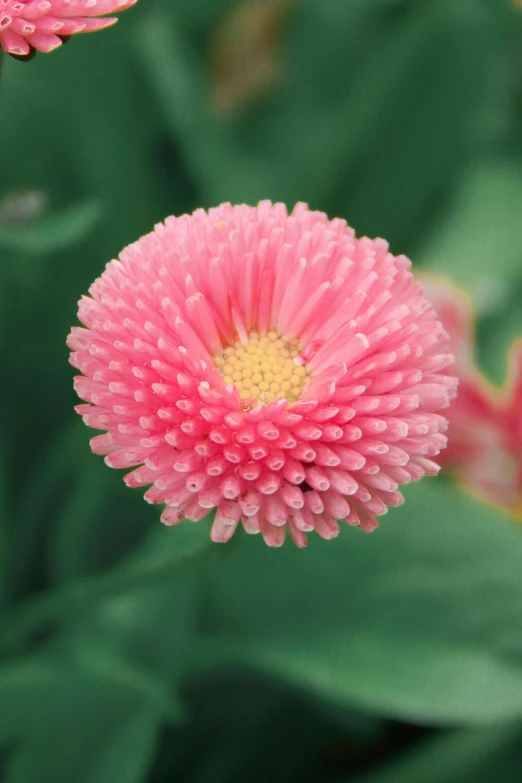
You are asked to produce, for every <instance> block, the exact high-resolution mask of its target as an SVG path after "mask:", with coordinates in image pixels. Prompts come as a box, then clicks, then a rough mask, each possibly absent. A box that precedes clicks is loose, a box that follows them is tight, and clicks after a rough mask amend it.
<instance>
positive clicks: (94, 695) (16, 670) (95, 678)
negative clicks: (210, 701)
mask: <svg viewBox="0 0 522 783" xmlns="http://www.w3.org/2000/svg"><path fill="white" fill-rule="evenodd" d="M0 697H1V703H2V712H1V714H0V742H6V741H7V740H10V739H13V738H16V737H19V736H25V737H29V736H41V735H43V734H45V733H47V732H48V731H49V729H52V730H53V731H54V730H55V723H54V721H53V722H50V720H49V718H50V715H53V714H54V718H55V720H56V721H58V720H63V721H67V720H70V719H71V715H70V711H71V710H73V709H75V708H76V707H75V705H78V704H81V703H84V706H85V709H86V711H87V709H88V708H90V709H95V707H96V705H97V704H99V703H100V702H104V701H107V702H108V703H114V704H115V705H116V704H120V705H122V706H125V707H129V706H130V705H131V704H132V703H136V702H138V703H141V704H144V705H148V707H149V708H151V709H154V711H155V712H156V714H157V715H161V716H163V717H164V718H166V719H169V720H172V719H176V718H179V716H180V714H181V710H180V706H179V702H178V701H177V699H176V698H175V697H173V696H172V695H171V694H170V693H169V692H168V691H166V690H165V688H164V686H163V684H162V683H161V682H160V681H159V680H158V679H156V678H155V677H153V676H152V675H151V674H150V673H149V672H144V671H143V670H141V669H140V668H138V667H136V666H134V665H130V664H129V663H128V662H126V661H124V660H122V659H120V658H117V657H115V656H110V657H107V656H103V655H96V654H93V653H92V651H90V653H89V655H84V656H83V657H82V660H76V661H75V662H67V661H64V660H58V658H55V659H53V657H51V656H47V657H46V658H45V657H43V656H40V657H39V658H27V659H20V660H19V661H17V662H15V663H12V664H5V665H3V666H2V667H0ZM99 715H100V717H101V716H102V715H103V711H102V710H99Z"/></svg>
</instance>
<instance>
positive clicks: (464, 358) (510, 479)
mask: <svg viewBox="0 0 522 783" xmlns="http://www.w3.org/2000/svg"><path fill="white" fill-rule="evenodd" d="M422 286H423V289H424V292H425V294H426V296H427V298H428V299H429V300H430V302H432V304H433V305H434V307H435V308H436V310H437V313H438V315H439V318H440V319H441V321H442V323H443V324H444V326H445V327H446V329H447V331H448V332H449V334H450V337H451V348H452V350H453V353H454V354H455V357H456V364H455V366H454V368H452V369H453V371H454V373H455V374H456V375H457V376H458V378H459V394H458V397H457V399H456V400H454V401H453V402H452V403H451V406H450V409H449V411H448V413H447V416H448V419H449V430H448V448H447V449H446V451H445V452H444V455H443V457H442V460H441V461H442V466H443V467H444V468H445V469H447V470H448V471H449V472H451V473H452V474H453V475H454V476H455V478H457V479H458V480H459V482H460V483H461V484H462V486H463V487H464V489H466V490H467V491H469V492H471V493H472V494H474V495H476V496H477V497H478V498H480V499H481V500H483V501H485V502H487V503H490V504H492V505H494V506H498V507H500V508H503V509H504V510H505V511H507V512H508V513H510V514H513V515H515V516H516V517H517V518H519V519H522V341H518V342H516V343H515V344H514V345H513V346H512V348H511V350H510V352H509V358H508V377H507V380H506V382H505V384H504V386H503V387H502V388H497V387H495V386H493V385H492V384H491V383H490V382H489V381H488V380H487V379H486V378H485V377H484V376H483V375H482V373H481V372H480V371H479V369H478V368H477V366H476V364H475V360H474V343H475V335H474V326H473V310H472V307H471V303H470V301H469V298H468V297H467V295H466V294H465V293H464V292H463V291H460V290H459V289H457V288H454V287H453V286H452V285H451V284H449V283H448V282H447V281H445V280H443V279H437V278H431V277H430V278H424V277H423V278H422Z"/></svg>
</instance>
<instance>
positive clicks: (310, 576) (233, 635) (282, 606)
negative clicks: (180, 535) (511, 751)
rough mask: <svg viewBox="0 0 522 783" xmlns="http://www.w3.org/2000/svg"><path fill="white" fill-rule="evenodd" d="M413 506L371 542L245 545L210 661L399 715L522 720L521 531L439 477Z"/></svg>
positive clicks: (228, 578)
mask: <svg viewBox="0 0 522 783" xmlns="http://www.w3.org/2000/svg"><path fill="white" fill-rule="evenodd" d="M406 498H407V499H406V504H405V506H403V507H402V508H401V509H400V510H397V511H395V512H392V513H391V514H390V517H389V518H386V519H385V520H383V521H382V522H381V527H380V528H379V530H378V531H376V532H375V533H374V534H373V535H371V536H368V535H365V534H363V533H361V532H360V531H358V530H353V529H343V531H342V535H341V536H340V538H339V539H338V540H337V541H335V542H326V543H325V542H322V541H312V542H311V545H310V547H309V550H308V551H305V552H301V551H297V550H294V549H293V547H291V545H288V547H285V548H284V549H283V550H282V551H276V552H272V551H270V550H267V549H266V548H264V547H262V546H260V545H258V546H256V544H257V542H252V541H243V542H242V546H241V547H239V548H238V549H237V550H236V551H235V552H234V553H233V554H232V556H231V558H230V560H229V561H228V563H227V567H226V570H225V569H220V568H218V569H217V572H216V574H215V577H214V580H213V583H212V593H211V596H209V600H210V607H209V610H208V611H209V613H210V615H211V616H212V618H213V626H212V627H213V631H214V635H213V636H209V637H208V638H206V639H205V644H204V645H202V648H203V649H205V651H206V654H207V655H208V658H209V660H212V657H213V655H214V654H218V651H219V654H220V655H222V657H221V660H224V659H227V660H229V659H230V657H232V658H233V659H234V660H236V661H240V662H241V663H243V664H245V665H248V666H254V667H259V668H261V669H263V670H264V671H266V672H269V673H271V674H272V675H274V676H276V677H278V678H281V679H284V680H286V681H289V682H291V683H293V684H294V685H296V686H299V687H301V688H303V689H305V690H308V691H310V692H312V693H314V694H316V695H317V696H319V697H320V698H322V699H328V700H332V701H334V702H337V703H345V704H347V705H357V706H359V707H366V708H369V709H372V710H378V711H379V712H381V713H382V714H385V715H388V716H390V717H396V718H401V719H403V720H412V721H415V722H421V723H425V722H427V723H436V724H456V723H462V724H465V723H476V722H486V721H490V720H500V719H508V718H515V717H520V716H522V615H521V613H520V606H521V605H522V583H521V581H520V563H521V562H522V529H521V528H520V527H519V526H518V525H517V524H515V523H513V522H512V521H511V520H509V519H507V518H506V517H504V515H503V514H501V513H500V512H498V511H495V510H492V509H489V508H486V507H485V506H483V505H481V504H479V503H478V502H476V501H475V500H474V499H473V498H471V497H468V496H466V495H464V494H463V493H461V492H460V491H459V490H458V489H456V488H455V487H453V486H452V485H451V484H449V483H447V482H444V481H441V480H430V481H425V482H423V483H421V484H420V485H416V486H412V487H409V488H408V491H407V493H406ZM238 585H240V586H241V589H238ZM223 630H226V637H223V636H222V634H221V633H220V631H223ZM213 642H214V643H215V649H214V646H213ZM486 693H487V697H485V694H486Z"/></svg>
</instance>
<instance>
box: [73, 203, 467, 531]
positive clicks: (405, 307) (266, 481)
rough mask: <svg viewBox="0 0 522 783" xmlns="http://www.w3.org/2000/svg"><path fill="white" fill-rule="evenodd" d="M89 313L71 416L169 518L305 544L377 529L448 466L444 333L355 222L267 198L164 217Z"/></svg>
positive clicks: (449, 382)
mask: <svg viewBox="0 0 522 783" xmlns="http://www.w3.org/2000/svg"><path fill="white" fill-rule="evenodd" d="M79 319H80V321H81V322H82V323H83V324H84V326H85V327H86V328H79V327H75V328H73V329H72V331H71V334H70V336H69V338H68V345H69V347H70V348H71V350H72V354H71V363H72V364H73V366H74V367H76V368H78V369H79V370H80V371H81V372H82V373H83V375H81V376H79V377H77V378H76V379H75V388H76V391H77V393H78V395H79V396H80V397H81V399H83V400H84V401H85V402H86V404H84V405H80V406H78V408H77V410H78V412H79V413H80V414H81V415H82V416H83V419H84V421H85V423H86V424H87V425H88V426H90V427H94V428H97V429H101V430H106V431H107V432H106V433H105V434H102V435H99V436H97V437H95V438H93V440H92V441H91V445H92V448H93V451H94V452H95V453H97V454H103V455H106V460H105V461H106V462H107V464H108V465H109V466H111V467H114V468H130V467H133V466H139V467H138V468H137V469H136V470H133V471H132V472H131V473H129V474H128V475H127V476H126V477H125V481H126V483H127V484H128V485H129V486H131V487H138V486H145V485H152V487H151V488H150V489H148V491H147V492H146V494H145V497H146V499H147V500H148V501H149V502H151V503H165V504H166V508H165V510H164V511H163V514H162V520H163V521H164V522H165V523H166V524H176V523H177V522H179V521H180V520H182V519H183V518H188V519H191V520H199V519H201V518H202V517H204V516H205V515H206V514H208V513H209V511H210V510H211V509H216V513H215V518H214V522H213V526H212V532H211V535H212V538H213V540H214V541H227V540H228V539H229V538H230V537H231V536H232V534H233V532H234V530H235V529H236V527H237V525H238V524H239V523H240V522H241V523H242V525H243V527H244V529H245V530H246V531H247V532H248V533H261V534H262V535H263V537H264V539H265V541H266V542H267V543H268V544H269V545H271V546H280V545H281V544H282V543H283V541H284V539H285V535H286V532H287V531H289V533H290V535H291V537H292V538H293V540H294V541H295V542H296V544H297V545H298V546H305V545H306V536H307V533H309V532H311V531H313V530H315V531H316V532H317V533H318V534H319V535H320V536H322V537H323V538H332V537H334V536H336V535H337V533H338V532H339V526H338V522H337V520H344V521H345V522H347V523H348V524H350V525H357V526H359V527H360V528H361V529H363V530H366V531H370V530H373V529H374V528H375V527H376V526H377V522H376V517H377V516H379V515H381V514H384V513H385V512H386V511H387V509H388V507H389V506H398V505H399V504H401V503H402V501H403V498H402V495H401V494H400V492H399V489H398V487H399V484H405V483H408V482H410V481H412V480H416V479H419V478H421V477H422V476H424V475H432V474H436V473H437V471H438V466H437V464H436V463H435V462H433V457H435V456H436V455H437V454H438V453H439V451H440V449H441V448H443V447H444V446H445V445H446V436H445V434H444V432H445V430H446V426H447V421H446V419H445V418H444V416H443V415H441V414H440V413H439V412H438V411H440V410H442V409H444V408H446V407H447V406H448V405H449V401H450V399H451V398H452V397H453V396H454V393H455V390H456V385H457V382H456V379H455V378H454V377H450V376H448V375H447V374H446V373H445V368H446V367H447V366H448V365H449V364H451V362H452V360H453V357H452V356H451V355H450V354H448V353H446V352H444V350H443V349H444V346H445V342H446V338H447V334H446V332H445V330H444V328H443V326H442V325H441V323H440V322H439V320H438V318H437V315H436V313H435V311H434V309H433V307H432V306H431V305H430V304H429V303H428V301H427V300H426V299H425V297H424V295H423V294H422V290H421V287H420V285H419V284H418V283H417V282H415V281H414V279H413V277H412V275H411V272H410V262H409V260H408V259H407V258H406V257H404V256H398V257H395V256H393V255H392V254H391V253H390V252H389V250H388V245H387V243H386V242H385V241H383V240H382V239H376V240H370V239H368V238H361V239H357V238H356V237H355V235H354V232H353V230H352V229H351V228H349V227H348V226H347V224H346V222H345V221H344V220H341V219H334V220H328V218H327V217H326V215H324V214H323V213H321V212H313V211H310V210H309V209H308V207H307V206H306V205H305V204H297V205H296V207H295V208H294V210H293V212H292V214H291V215H288V213H287V210H286V207H285V206H284V205H283V204H274V205H273V204H271V203H270V202H261V203H260V204H259V205H258V206H257V207H248V206H244V205H242V206H231V205H230V204H222V205H221V206H219V207H217V208H215V209H210V210H209V212H208V213H207V212H205V211H204V210H197V211H196V212H194V213H193V214H192V215H183V216H182V217H179V218H175V217H170V218H168V219H167V220H166V222H165V224H164V225H158V226H156V228H155V230H154V231H153V232H152V233H151V234H148V235H147V236H145V237H143V238H142V239H140V240H139V241H138V242H136V243H135V244H133V245H131V246H129V247H127V248H126V249H125V250H124V251H123V252H122V253H121V255H120V258H119V260H113V261H111V262H110V263H109V264H108V265H107V267H106V270H105V271H104V273H103V274H102V276H101V277H100V278H98V280H96V281H95V282H94V284H93V285H92V287H91V289H90V297H84V298H83V299H82V300H81V301H80V305H79ZM286 384H289V386H288V385H286ZM238 387H239V388H238ZM245 389H246V390H247V392H245ZM287 394H288V397H287V396H285V395H287Z"/></svg>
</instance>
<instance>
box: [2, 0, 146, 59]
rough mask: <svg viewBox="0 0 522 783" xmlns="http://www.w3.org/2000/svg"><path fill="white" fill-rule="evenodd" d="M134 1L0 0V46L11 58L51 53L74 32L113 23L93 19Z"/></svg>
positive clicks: (129, 4)
mask: <svg viewBox="0 0 522 783" xmlns="http://www.w3.org/2000/svg"><path fill="white" fill-rule="evenodd" d="M136 1H137V0H0V47H1V48H2V49H3V50H4V52H6V54H11V55H13V56H14V57H21V58H29V57H31V56H32V55H33V54H34V52H35V51H39V52H51V51H52V50H53V49H56V48H57V47H58V46H61V44H62V43H63V39H64V38H65V39H67V38H68V37H69V36H70V35H74V34H75V33H91V32H93V31H95V30H101V29H102V28H104V27H110V25H112V24H114V23H115V22H117V19H116V18H114V17H110V18H108V19H107V18H106V19H99V18H96V17H100V16H105V15H106V14H112V13H114V12H116V11H124V10H125V9H126V8H129V7H130V6H131V5H134V3H135V2H136Z"/></svg>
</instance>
